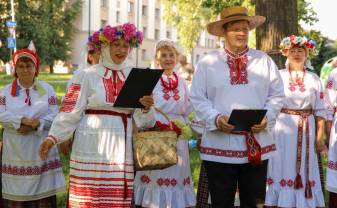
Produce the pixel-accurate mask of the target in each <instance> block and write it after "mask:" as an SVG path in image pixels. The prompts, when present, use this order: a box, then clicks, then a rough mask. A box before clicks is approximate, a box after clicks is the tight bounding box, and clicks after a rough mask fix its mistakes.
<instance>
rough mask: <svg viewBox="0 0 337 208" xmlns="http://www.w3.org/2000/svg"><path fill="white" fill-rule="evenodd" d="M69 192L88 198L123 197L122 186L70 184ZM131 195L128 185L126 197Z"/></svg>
mask: <svg viewBox="0 0 337 208" xmlns="http://www.w3.org/2000/svg"><path fill="white" fill-rule="evenodd" d="M69 189H70V194H74V195H76V196H84V197H90V198H96V199H99V198H105V197H109V198H110V197H111V198H113V197H115V198H123V197H124V188H103V187H102V188H101V187H98V188H96V187H95V188H94V187H82V186H76V185H74V186H70V188H69ZM131 196H132V187H129V188H128V190H127V197H130V198H131ZM109 201H114V200H113V199H109Z"/></svg>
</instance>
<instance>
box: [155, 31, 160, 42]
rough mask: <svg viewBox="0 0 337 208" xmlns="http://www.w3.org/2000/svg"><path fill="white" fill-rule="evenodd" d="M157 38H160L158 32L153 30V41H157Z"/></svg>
mask: <svg viewBox="0 0 337 208" xmlns="http://www.w3.org/2000/svg"><path fill="white" fill-rule="evenodd" d="M159 38H160V33H159V30H158V29H155V30H154V39H155V40H159Z"/></svg>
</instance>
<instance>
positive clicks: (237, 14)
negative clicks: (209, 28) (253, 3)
mask: <svg viewBox="0 0 337 208" xmlns="http://www.w3.org/2000/svg"><path fill="white" fill-rule="evenodd" d="M236 16H248V15H247V14H245V13H236V14H231V15H229V16H226V17H224V18H229V17H236Z"/></svg>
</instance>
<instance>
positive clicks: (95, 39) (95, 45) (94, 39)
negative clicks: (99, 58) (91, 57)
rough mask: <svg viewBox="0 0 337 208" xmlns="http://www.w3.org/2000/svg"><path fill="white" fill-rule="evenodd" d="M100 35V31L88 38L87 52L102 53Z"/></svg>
mask: <svg viewBox="0 0 337 208" xmlns="http://www.w3.org/2000/svg"><path fill="white" fill-rule="evenodd" d="M99 33H100V31H96V32H94V33H93V34H92V35H90V36H89V37H88V42H87V51H96V52H99V51H100V49H101V44H100V42H99Z"/></svg>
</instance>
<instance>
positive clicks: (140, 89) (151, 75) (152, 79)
mask: <svg viewBox="0 0 337 208" xmlns="http://www.w3.org/2000/svg"><path fill="white" fill-rule="evenodd" d="M163 72H164V70H160V69H149V68H146V69H142V68H132V70H131V72H130V74H129V76H128V77H127V78H126V80H125V83H124V85H123V87H122V89H121V91H120V92H119V94H118V96H117V99H116V101H115V103H114V107H117V108H143V107H144V106H143V105H142V104H141V103H140V102H139V99H140V98H141V97H143V96H145V95H151V94H152V91H153V89H154V87H155V86H156V85H157V83H158V81H159V79H160V77H161V75H162V74H163Z"/></svg>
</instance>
